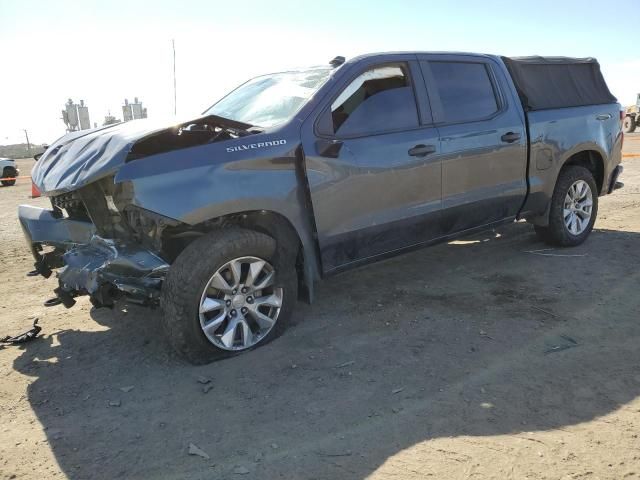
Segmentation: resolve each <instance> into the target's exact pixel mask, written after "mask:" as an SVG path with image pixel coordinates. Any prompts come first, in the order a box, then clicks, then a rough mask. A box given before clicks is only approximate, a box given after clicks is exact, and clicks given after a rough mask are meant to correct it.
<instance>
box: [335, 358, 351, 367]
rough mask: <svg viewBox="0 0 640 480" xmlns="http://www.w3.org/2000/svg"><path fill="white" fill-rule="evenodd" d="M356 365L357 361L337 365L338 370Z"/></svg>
mask: <svg viewBox="0 0 640 480" xmlns="http://www.w3.org/2000/svg"><path fill="white" fill-rule="evenodd" d="M354 363H356V361H355V360H350V361H348V362H344V363H341V364H340V365H336V368H344V367H348V366H350V365H353V364H354Z"/></svg>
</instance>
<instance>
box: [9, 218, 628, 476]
mask: <svg viewBox="0 0 640 480" xmlns="http://www.w3.org/2000/svg"><path fill="white" fill-rule="evenodd" d="M639 240H640V234H638V233H636V232H621V231H608V230H598V231H596V232H594V234H593V236H592V237H591V238H590V240H589V241H588V242H587V243H586V244H585V245H583V246H580V247H577V248H574V249H571V250H561V251H544V252H537V250H540V249H545V248H546V247H545V246H544V245H542V244H541V243H539V242H538V241H537V240H536V239H535V237H534V236H533V234H532V233H531V230H530V228H529V227H528V226H526V225H523V224H514V225H511V226H508V227H505V228H502V229H500V230H498V233H492V234H484V235H477V236H474V237H471V238H467V239H464V240H462V241H460V242H454V243H450V244H446V245H441V246H438V247H434V248H431V249H427V250H422V251H418V252H414V253H411V254H408V255H406V256H403V257H398V258H395V259H391V260H387V261H385V262H382V263H379V264H375V265H372V266H370V267H367V268H362V269H359V270H356V271H351V272H347V273H344V274H341V275H339V276H336V277H333V278H332V279H330V280H329V281H326V282H324V283H323V284H321V285H320V287H319V290H318V295H317V303H316V304H315V305H313V307H309V306H305V305H302V304H300V305H299V307H300V308H299V314H298V318H299V320H298V321H297V322H296V324H295V325H294V326H292V328H291V329H289V330H288V331H287V333H285V335H284V336H282V337H281V338H279V339H277V340H276V341H274V342H272V343H271V344H269V345H266V346H264V347H262V348H260V349H258V350H256V351H254V352H252V353H250V354H246V355H242V356H239V357H235V358H232V359H229V360H225V361H221V362H217V363H214V364H211V365H206V366H201V367H193V366H190V365H187V364H185V363H183V362H182V361H180V360H179V359H177V358H175V357H174V356H173V355H172V354H170V353H168V346H167V344H166V343H165V341H164V338H163V332H162V330H161V328H160V326H159V323H158V318H157V316H158V315H159V312H157V311H149V310H144V309H141V308H137V307H133V306H120V308H118V309H116V310H114V311H109V310H102V309H101V310H92V311H91V316H92V317H93V318H94V320H96V321H97V322H98V324H99V325H98V326H92V328H91V330H92V331H78V330H67V331H62V332H58V333H56V334H53V335H49V336H45V337H44V338H41V339H40V340H38V341H35V342H33V343H30V344H27V345H25V347H24V349H23V351H22V352H21V354H20V356H19V357H18V358H17V359H16V360H15V362H14V367H15V369H16V370H18V371H19V372H21V373H23V374H25V375H29V376H31V377H33V381H32V383H31V384H30V386H29V388H28V400H29V402H30V404H31V406H32V408H33V410H34V411H35V413H36V415H37V417H38V420H39V421H40V423H41V424H42V426H43V428H44V429H45V432H46V435H47V439H48V443H49V447H50V448H51V449H52V451H53V453H54V455H55V457H56V460H57V462H58V464H59V465H60V467H61V468H62V470H63V471H64V473H65V474H66V475H68V477H69V478H73V479H81V478H91V479H96V478H109V479H111V478H154V479H155V478H193V479H196V478H198V479H200V478H238V477H237V475H234V472H235V473H246V475H244V476H243V478H279V477H282V478H366V477H367V476H369V475H371V474H372V473H374V472H376V471H378V470H379V469H383V470H384V469H385V468H392V467H393V468H395V470H394V472H395V475H398V476H399V477H401V478H402V477H403V476H405V473H407V472H403V470H402V468H408V467H403V466H402V465H403V464H398V465H395V466H394V455H396V454H397V453H398V452H401V451H403V450H406V449H409V448H420V446H424V445H428V444H427V443H425V442H428V441H435V440H437V439H441V438H445V437H446V438H454V439H455V438H457V437H461V436H465V437H466V436H472V437H478V438H477V441H478V442H480V441H482V438H481V437H487V436H495V435H511V434H519V433H521V432H530V431H547V430H553V429H558V428H562V427H567V426H572V425H576V424H579V423H581V422H587V421H590V420H594V419H596V418H597V417H601V416H604V415H607V414H609V413H611V412H613V411H615V410H616V409H618V408H619V407H621V406H622V405H625V404H627V403H629V402H631V401H632V400H634V399H635V398H636V397H637V396H638V394H640V377H639V376H638V375H637V372H636V366H637V365H638V364H639V363H640V351H639V350H638V349H637V339H638V338H639V336H640V325H639V324H638V322H637V320H638V317H637V312H638V311H640V297H639V296H638V295H637V289H638V286H639V284H640V282H639V278H640V277H639V274H638V272H637V268H636V266H637V265H638V257H639V255H640V254H639V253H638V252H637V248H636V247H637V245H638V244H639V243H638V242H639ZM529 252H533V253H529ZM540 253H543V254H545V255H540ZM549 253H551V254H554V255H555V254H558V255H574V256H571V257H566V256H565V257H562V256H558V257H555V256H546V254H549ZM56 308H58V307H56ZM59 308H61V307H59ZM129 387H133V388H129ZM205 387H206V388H205ZM209 387H211V388H210V389H209ZM208 389H209V390H208ZM205 390H208V391H207V392H206V393H205ZM191 443H193V444H194V445H197V446H198V447H199V448H200V449H201V450H202V451H204V452H206V454H207V455H208V456H209V457H210V458H209V459H206V458H202V457H199V456H189V455H188V453H187V450H188V447H189V444H191ZM502 454H503V455H506V453H502ZM456 455H458V457H459V458H456V459H454V460H455V462H454V464H456V465H459V467H460V469H462V468H463V467H464V466H465V465H467V466H468V465H469V464H470V463H469V462H475V463H478V462H482V459H481V458H473V455H470V454H465V453H459V454H456ZM429 458H430V461H429V464H428V465H427V464H422V465H420V468H421V470H420V471H421V475H424V476H426V475H427V474H429V473H431V474H434V475H436V476H437V473H438V470H437V468H438V460H439V457H438V453H437V452H436V450H433V451H430V453H429ZM449 460H451V459H449ZM414 467H415V465H414ZM452 471H454V470H449V472H452ZM461 471H462V470H461ZM414 474H415V473H414ZM406 476H409V474H408V473H407V475H406ZM441 478H442V477H441Z"/></svg>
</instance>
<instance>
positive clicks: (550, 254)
mask: <svg viewBox="0 0 640 480" xmlns="http://www.w3.org/2000/svg"><path fill="white" fill-rule="evenodd" d="M553 250H554V249H553V248H543V249H541V250H526V251H525V252H524V253H531V254H533V255H541V256H543V257H586V256H587V254H586V253H581V254H567V253H545V252H549V251H553Z"/></svg>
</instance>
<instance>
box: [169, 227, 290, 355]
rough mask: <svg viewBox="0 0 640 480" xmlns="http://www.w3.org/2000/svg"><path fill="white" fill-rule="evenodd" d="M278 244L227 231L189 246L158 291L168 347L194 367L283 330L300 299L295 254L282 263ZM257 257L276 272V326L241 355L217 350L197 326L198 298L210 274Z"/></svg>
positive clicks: (256, 234) (242, 231)
mask: <svg viewBox="0 0 640 480" xmlns="http://www.w3.org/2000/svg"><path fill="white" fill-rule="evenodd" d="M276 247H277V245H276V241H275V240H274V239H273V238H271V237H270V236H268V235H264V234H262V233H259V232H256V231H253V230H247V229H241V228H235V227H234V228H226V229H222V230H219V231H215V232H212V233H209V234H207V235H204V236H203V237H201V238H199V239H197V240H195V241H194V242H193V243H191V244H190V245H189V246H187V247H186V248H185V249H184V251H182V253H180V255H179V256H178V258H177V259H176V260H175V262H174V263H173V264H172V265H171V268H170V269H169V272H168V274H167V277H166V279H165V281H164V284H163V286H162V292H161V296H160V306H161V308H162V310H163V315H162V317H163V323H164V327H165V331H166V333H167V336H168V340H169V342H170V344H171V346H172V347H173V348H174V350H175V351H176V352H178V353H179V354H180V355H181V356H183V357H185V358H186V359H187V360H188V361H189V362H191V363H193V364H203V363H209V362H212V361H214V360H219V359H221V358H225V357H229V356H232V355H236V354H238V353H243V352H245V351H248V350H252V349H253V348H256V347H258V346H261V345H264V344H266V343H268V342H269V341H271V340H273V339H274V338H276V337H278V336H279V335H281V334H282V332H283V331H284V330H285V329H286V327H287V324H288V323H289V320H290V319H291V315H292V313H293V309H294V307H295V303H296V301H297V297H298V292H297V289H298V280H297V274H296V269H295V254H294V255H293V256H292V257H289V256H288V257H287V258H283V256H281V255H279V254H278V249H277V248H276ZM245 256H255V257H258V258H261V259H263V260H266V261H268V262H269V263H270V264H271V265H272V266H273V268H274V270H275V281H274V282H275V283H274V286H275V288H282V289H283V296H282V305H281V307H280V312H279V315H278V318H277V321H276V323H275V325H274V326H273V328H272V329H271V330H270V331H269V333H268V334H266V335H265V336H264V338H262V339H261V340H260V341H259V342H258V343H257V344H256V345H254V346H253V347H250V348H248V349H246V350H242V351H240V352H236V351H228V350H224V349H222V348H219V347H218V346H216V345H215V344H214V343H212V342H211V341H209V340H208V339H207V337H206V336H205V334H204V332H203V331H202V328H201V326H200V320H199V315H198V313H199V305H200V299H201V295H202V293H203V291H204V288H205V286H206V285H207V283H208V281H209V279H210V278H211V277H212V275H213V274H214V273H215V272H216V271H217V270H218V269H219V268H221V267H222V266H223V265H224V264H225V263H227V262H229V261H230V260H232V259H235V258H239V257H245Z"/></svg>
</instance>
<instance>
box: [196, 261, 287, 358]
mask: <svg viewBox="0 0 640 480" xmlns="http://www.w3.org/2000/svg"><path fill="white" fill-rule="evenodd" d="M274 278H275V270H274V268H273V267H272V266H271V264H270V263H269V262H267V261H265V260H262V259H261V258H258V257H240V258H235V259H233V260H231V261H230V262H227V263H225V264H224V265H223V266H222V267H220V268H219V269H218V270H216V272H215V273H214V274H213V276H212V277H211V278H210V279H209V281H208V282H207V284H206V286H205V288H204V292H203V293H202V297H201V298H200V310H199V318H200V327H201V328H202V331H203V333H204V334H205V336H206V337H207V339H208V340H209V341H210V342H211V343H213V344H214V345H215V346H216V347H218V348H221V349H223V350H234V351H237V350H246V349H247V348H251V347H252V346H254V345H255V344H257V343H258V342H260V341H261V340H262V339H263V338H264V337H265V336H266V335H267V334H268V333H269V332H270V331H271V329H272V328H273V327H274V325H275V324H276V321H277V320H278V315H279V314H280V308H281V307H282V295H283V292H282V288H275V287H274V286H273V284H274Z"/></svg>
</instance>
